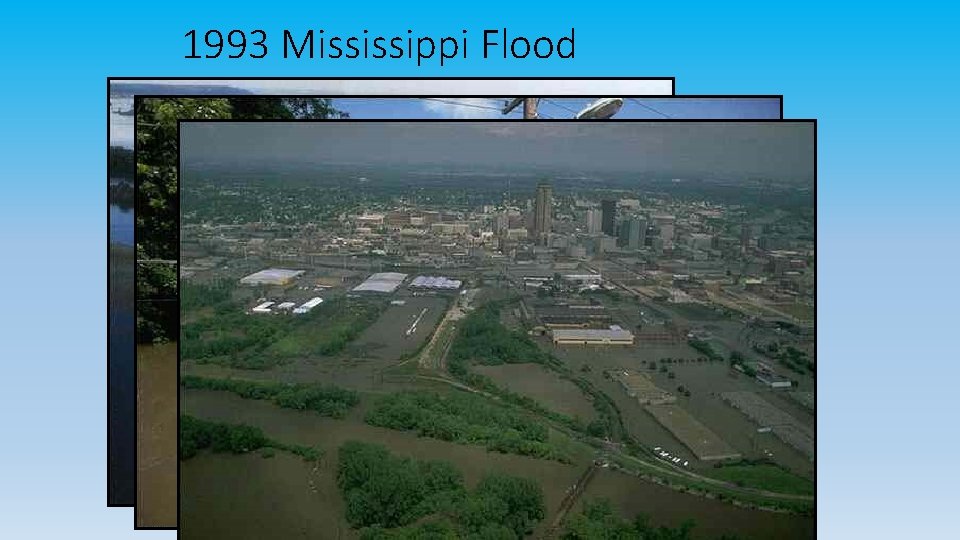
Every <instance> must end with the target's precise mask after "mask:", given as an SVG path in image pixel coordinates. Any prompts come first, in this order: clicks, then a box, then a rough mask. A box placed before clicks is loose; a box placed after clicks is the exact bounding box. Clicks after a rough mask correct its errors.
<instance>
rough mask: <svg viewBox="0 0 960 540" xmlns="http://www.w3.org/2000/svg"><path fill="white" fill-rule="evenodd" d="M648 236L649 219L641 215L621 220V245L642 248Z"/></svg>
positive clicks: (629, 247)
mask: <svg viewBox="0 0 960 540" xmlns="http://www.w3.org/2000/svg"><path fill="white" fill-rule="evenodd" d="M646 236H647V220H645V219H644V218H642V217H640V216H630V217H628V218H626V219H624V220H623V221H621V222H620V236H619V242H618V243H619V245H620V247H623V248H627V249H633V250H636V249H640V248H642V247H643V244H644V242H645V241H646Z"/></svg>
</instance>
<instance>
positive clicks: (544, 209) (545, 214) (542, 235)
mask: <svg viewBox="0 0 960 540" xmlns="http://www.w3.org/2000/svg"><path fill="white" fill-rule="evenodd" d="M552 228H553V186H551V185H550V184H548V183H547V182H540V183H539V184H537V197H536V199H534V202H533V235H534V238H536V241H537V243H538V244H540V245H546V243H547V237H548V236H549V235H550V231H551V230H552Z"/></svg>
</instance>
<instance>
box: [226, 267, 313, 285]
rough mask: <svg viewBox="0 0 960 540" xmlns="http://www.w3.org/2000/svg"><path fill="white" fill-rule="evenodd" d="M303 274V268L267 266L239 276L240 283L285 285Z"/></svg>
mask: <svg viewBox="0 0 960 540" xmlns="http://www.w3.org/2000/svg"><path fill="white" fill-rule="evenodd" d="M302 274H303V270H287V269H285V268H267V269H266V270H261V271H259V272H254V273H253V274H250V275H249V276H246V277H243V278H240V284H241V285H252V286H256V285H287V284H288V283H290V282H291V281H293V280H294V279H295V278H297V277H298V276H300V275H302Z"/></svg>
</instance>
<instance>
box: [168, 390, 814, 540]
mask: <svg viewBox="0 0 960 540" xmlns="http://www.w3.org/2000/svg"><path fill="white" fill-rule="evenodd" d="M181 408H182V411H183V412H184V413H185V414H191V415H194V416H198V417H201V418H206V419H210V420H216V421H223V422H233V423H238V422H244V423H247V424H250V425H254V426H257V427H259V428H261V429H263V431H264V432H265V433H266V434H267V435H268V436H269V437H271V438H274V439H276V440H279V441H283V442H286V443H295V444H302V445H312V446H317V447H319V448H321V449H322V450H323V451H324V456H323V457H322V458H321V460H320V461H319V462H318V463H317V464H312V463H307V462H304V461H303V460H302V459H300V458H299V457H296V456H291V455H288V454H285V453H284V452H277V453H276V455H275V456H274V457H272V458H264V457H261V455H260V454H258V453H252V454H247V455H243V456H233V455H224V454H211V453H202V454H201V455H199V456H197V457H195V458H193V459H190V460H187V461H184V462H182V465H181V480H182V483H181V508H180V510H181V524H180V535H181V538H182V539H184V540H190V539H195V538H196V539H219V538H223V539H231V540H242V539H265V538H355V537H356V533H355V531H351V530H350V529H349V527H348V525H347V524H346V522H345V521H344V520H343V505H342V501H341V500H340V495H339V491H338V490H337V487H336V463H337V448H338V447H339V446H340V445H341V444H342V443H343V442H344V441H347V440H351V439H354V440H362V441H367V442H374V443H379V444H383V445H385V446H387V447H388V448H390V450H391V451H392V452H394V453H395V454H397V455H402V456H407V457H414V458H418V459H438V460H445V461H449V462H451V463H452V464H453V465H454V466H456V467H457V468H458V469H459V470H460V471H461V472H462V473H463V475H464V479H465V482H466V484H467V485H468V486H473V485H474V484H475V483H476V482H478V481H479V479H480V478H481V477H482V476H483V475H484V474H485V473H487V472H492V471H498V472H503V473H506V474H511V475H516V476H522V477H526V478H530V479H533V480H535V481H536V482H538V483H539V484H540V486H541V487H542V489H543V492H544V503H545V506H546V508H547V517H546V518H545V519H544V520H543V522H542V523H541V527H540V528H538V530H537V531H536V533H535V535H534V536H537V535H538V534H542V533H543V529H544V528H545V526H546V525H547V524H548V523H549V522H550V521H551V520H552V518H553V516H554V515H555V513H556V511H557V510H558V508H559V506H560V503H561V500H562V499H563V497H564V495H565V493H566V492H567V490H568V489H569V488H570V487H571V486H572V484H573V483H574V482H576V481H577V479H578V478H579V477H580V475H581V473H582V472H583V470H584V468H585V467H586V466H587V465H588V464H589V462H590V456H588V455H586V454H584V455H582V456H581V457H580V458H578V463H576V464H572V465H566V464H562V463H557V462H552V461H544V460H537V459H532V458H527V457H523V456H514V455H505V454H497V453H491V452H487V451H486V450H484V449H482V448H478V447H473V446H464V445H458V444H453V443H448V442H443V441H438V440H433V439H424V438H418V437H416V436H415V435H413V434H411V433H404V432H399V431H394V430H389V429H383V428H377V427H373V426H368V425H366V424H364V423H363V422H362V419H361V418H360V415H359V414H357V413H354V414H351V415H350V417H349V418H347V419H345V420H333V419H329V418H323V417H320V416H318V415H316V414H315V413H312V412H299V411H293V410H287V409H281V408H278V407H275V406H274V405H272V404H270V403H268V402H264V401H251V400H243V399H241V398H239V397H237V396H234V395H232V394H228V393H224V392H211V391H201V390H189V391H182V397H181ZM586 496H587V497H600V496H604V497H609V498H611V499H612V501H613V503H614V504H615V505H616V506H617V507H619V508H621V509H622V510H623V512H624V516H625V517H633V515H634V514H635V513H637V512H644V513H647V514H649V515H650V516H651V519H652V521H653V523H654V524H658V525H660V524H663V525H672V526H676V525H679V524H680V523H681V522H682V521H683V520H685V519H688V518H692V519H694V520H695V521H696V522H697V523H698V526H697V528H696V529H695V534H694V536H695V537H696V538H714V537H715V536H717V535H718V534H720V533H723V532H730V533H735V534H738V535H740V537H741V538H744V539H746V538H778V539H779V538H783V539H787V540H790V539H794V538H796V539H799V538H812V537H813V531H814V526H815V525H814V520H813V519H812V518H801V517H797V516H791V515H787V514H776V513H768V512H761V511H757V510H746V509H741V508H737V507H735V506H732V505H730V504H727V503H722V502H719V501H714V500H710V499H705V498H701V497H697V496H694V495H688V494H683V493H679V492H676V491H673V490H671V489H669V488H665V487H662V486H659V485H656V484H653V483H649V482H645V481H642V480H640V479H638V478H635V477H632V476H628V475H626V474H622V473H616V472H611V471H602V472H601V474H599V475H597V477H596V478H595V480H594V483H591V485H590V486H589V487H588V489H587V494H586ZM718 531H719V532H718ZM768 533H769V534H768Z"/></svg>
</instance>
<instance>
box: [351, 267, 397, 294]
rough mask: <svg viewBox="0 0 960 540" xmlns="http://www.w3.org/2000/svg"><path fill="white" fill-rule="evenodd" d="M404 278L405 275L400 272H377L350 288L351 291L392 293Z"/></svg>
mask: <svg viewBox="0 0 960 540" xmlns="http://www.w3.org/2000/svg"><path fill="white" fill-rule="evenodd" d="M405 279H407V275H406V274H401V273H400V272H377V273H376V274H373V275H371V276H370V277H368V278H367V279H366V280H365V281H364V282H363V283H361V284H359V285H357V286H356V287H354V288H353V289H352V290H353V292H373V293H392V292H393V291H395V290H397V287H399V286H400V284H402V283H403V280H405Z"/></svg>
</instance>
